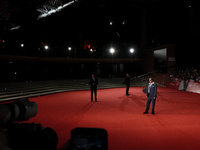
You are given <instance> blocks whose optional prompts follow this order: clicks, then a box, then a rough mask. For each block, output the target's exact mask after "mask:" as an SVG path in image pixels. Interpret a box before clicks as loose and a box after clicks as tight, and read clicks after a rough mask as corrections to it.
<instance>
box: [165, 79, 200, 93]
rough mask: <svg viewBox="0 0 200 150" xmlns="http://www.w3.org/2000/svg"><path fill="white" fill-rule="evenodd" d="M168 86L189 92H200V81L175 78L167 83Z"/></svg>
mask: <svg viewBox="0 0 200 150" xmlns="http://www.w3.org/2000/svg"><path fill="white" fill-rule="evenodd" d="M167 88H172V89H175V90H184V91H188V92H194V93H200V83H199V82H195V81H194V80H190V81H184V80H179V79H177V78H175V79H174V80H170V81H169V82H168V83H167Z"/></svg>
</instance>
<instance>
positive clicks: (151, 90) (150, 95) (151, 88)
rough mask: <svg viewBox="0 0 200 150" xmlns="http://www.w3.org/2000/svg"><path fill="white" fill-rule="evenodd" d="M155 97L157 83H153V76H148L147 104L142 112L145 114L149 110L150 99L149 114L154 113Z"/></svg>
mask: <svg viewBox="0 0 200 150" xmlns="http://www.w3.org/2000/svg"><path fill="white" fill-rule="evenodd" d="M156 97H157V85H156V83H154V80H153V78H151V77H150V78H149V84H148V88H147V105H146V110H145V112H144V114H147V113H148V111H149V107H150V103H151V101H152V112H151V114H154V113H155V112H154V108H155V103H156Z"/></svg>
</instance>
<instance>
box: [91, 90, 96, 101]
mask: <svg viewBox="0 0 200 150" xmlns="http://www.w3.org/2000/svg"><path fill="white" fill-rule="evenodd" d="M93 93H94V97H95V101H96V100H97V89H96V88H91V101H93Z"/></svg>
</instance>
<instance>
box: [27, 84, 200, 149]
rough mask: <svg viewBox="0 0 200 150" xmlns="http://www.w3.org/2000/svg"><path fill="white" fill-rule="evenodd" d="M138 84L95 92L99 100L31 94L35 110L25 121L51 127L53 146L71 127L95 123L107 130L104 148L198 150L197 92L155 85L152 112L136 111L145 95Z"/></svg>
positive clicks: (84, 93) (78, 95)
mask: <svg viewBox="0 0 200 150" xmlns="http://www.w3.org/2000/svg"><path fill="white" fill-rule="evenodd" d="M142 89H143V88H142V87H132V88H130V96H128V97H127V96H126V95H125V88H115V89H102V90H98V100H99V102H92V103H91V102H90V91H88V90H87V91H74V92H65V93H59V94H53V95H47V96H41V97H36V98H31V99H30V100H31V101H35V102H36V103H37V104H38V114H37V116H36V117H34V118H31V119H30V120H29V121H28V122H35V123H41V124H42V126H47V127H51V128H53V129H54V130H55V131H56V132H57V134H58V138H59V143H58V148H60V147H62V146H63V145H64V143H65V142H66V141H67V140H68V139H69V138H70V131H71V129H73V128H76V127H100V128H104V129H106V130H107V132H108V148H109V150H145V149H149V150H161V149H162V150H180V149H181V150H199V149H200V109H199V108H200V95H199V94H195V93H188V92H184V91H177V90H172V89H168V88H162V87H159V88H158V97H157V101H156V107H155V115H151V113H149V114H147V115H144V114H142V113H143V112H144V110H145V106H146V95H145V94H144V93H143V92H142Z"/></svg>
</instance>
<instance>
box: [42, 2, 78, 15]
mask: <svg viewBox="0 0 200 150" xmlns="http://www.w3.org/2000/svg"><path fill="white" fill-rule="evenodd" d="M73 3H75V1H71V2H68V3H66V4H64V5H62V6H58V7H57V8H56V9H51V10H50V11H47V12H46V13H42V14H41V15H39V16H38V19H41V18H43V17H47V16H50V15H51V14H53V13H56V12H58V11H60V10H62V9H64V8H65V7H67V6H69V5H71V4H73Z"/></svg>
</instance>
